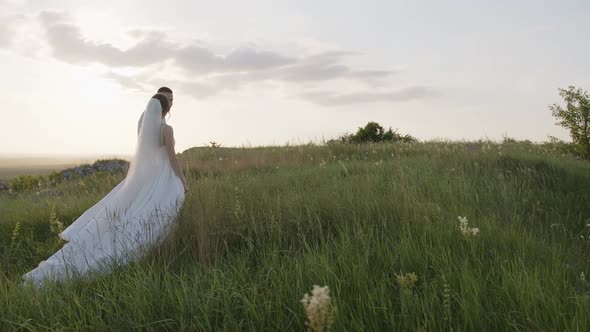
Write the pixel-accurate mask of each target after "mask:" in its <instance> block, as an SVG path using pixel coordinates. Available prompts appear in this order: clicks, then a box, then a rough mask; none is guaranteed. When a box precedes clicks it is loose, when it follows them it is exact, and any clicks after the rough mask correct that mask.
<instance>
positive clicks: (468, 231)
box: [458, 216, 479, 236]
mask: <svg viewBox="0 0 590 332" xmlns="http://www.w3.org/2000/svg"><path fill="white" fill-rule="evenodd" d="M458 218H459V229H460V230H461V233H463V235H464V236H476V235H477V234H479V228H471V227H469V221H468V220H467V217H461V216H459V217H458Z"/></svg>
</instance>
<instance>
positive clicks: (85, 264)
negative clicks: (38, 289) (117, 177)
mask: <svg viewBox="0 0 590 332" xmlns="http://www.w3.org/2000/svg"><path fill="white" fill-rule="evenodd" d="M161 152H162V153H161V154H160V155H158V156H155V158H161V159H162V160H163V159H164V158H165V152H164V151H161ZM158 165H159V166H157V167H156V169H155V171H154V172H152V173H151V175H150V176H149V177H145V176H144V179H148V178H149V180H148V181H142V182H141V183H135V184H132V183H130V182H133V181H132V180H133V179H130V177H129V176H128V177H127V178H126V179H125V180H123V181H122V182H121V183H119V184H118V185H117V186H116V187H115V188H114V189H113V190H112V191H111V192H110V193H109V194H108V195H106V196H105V197H104V198H103V199H102V200H100V201H99V202H98V203H96V204H95V205H94V206H92V207H91V208H90V209H88V210H87V211H86V212H84V213H83V214H82V215H81V216H80V217H79V218H78V219H77V220H76V221H74V222H73V223H72V224H71V225H70V226H69V227H68V228H67V229H65V230H64V231H63V232H62V233H61V234H60V236H61V238H62V239H64V240H66V241H68V243H66V244H65V245H64V246H63V247H62V248H61V249H60V250H59V251H57V252H56V253H55V254H54V255H52V256H51V257H49V258H48V259H47V260H45V261H43V262H41V263H40V264H39V266H38V267H37V268H35V269H34V270H32V271H30V272H28V273H27V274H25V275H24V276H23V278H24V279H25V283H29V282H31V283H34V284H37V285H42V284H43V282H44V281H47V280H53V281H59V280H65V279H68V278H71V277H73V276H82V275H84V274H86V273H87V272H91V271H93V272H103V273H108V272H110V271H111V270H112V268H114V267H116V266H120V265H122V264H126V263H128V262H131V261H137V260H138V259H140V258H141V257H142V256H144V255H145V254H146V253H147V252H148V251H149V250H150V249H151V248H153V247H154V246H156V245H157V244H158V243H159V242H160V241H161V240H162V239H163V238H164V237H165V236H167V235H168V234H169V233H170V231H171V230H172V228H173V225H174V222H175V220H176V216H177V214H178V211H179V209H180V207H181V206H182V203H183V201H184V188H183V186H182V182H181V181H180V179H179V178H178V177H177V176H176V175H175V174H174V171H173V170H172V167H171V166H170V162H169V161H168V160H163V162H160V163H158ZM136 182H137V181H136Z"/></svg>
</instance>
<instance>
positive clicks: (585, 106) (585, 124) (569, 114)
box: [549, 86, 590, 158]
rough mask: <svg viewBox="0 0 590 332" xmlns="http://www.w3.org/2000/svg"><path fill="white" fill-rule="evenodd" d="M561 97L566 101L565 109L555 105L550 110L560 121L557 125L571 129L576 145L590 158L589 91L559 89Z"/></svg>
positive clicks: (572, 88)
mask: <svg viewBox="0 0 590 332" xmlns="http://www.w3.org/2000/svg"><path fill="white" fill-rule="evenodd" d="M559 95H560V96H561V97H562V98H563V99H564V100H565V103H566V106H565V108H563V107H561V106H560V105H557V104H553V105H551V106H549V109H550V110H551V112H552V113H553V116H554V117H556V118H557V119H558V120H559V121H558V122H557V124H559V125H560V126H562V127H564V128H567V129H569V131H570V136H571V138H572V141H573V142H574V144H578V145H579V146H580V148H581V149H582V154H583V156H584V157H586V158H590V96H589V95H588V91H585V90H582V89H579V88H578V89H576V88H575V87H574V86H569V87H568V88H567V89H559Z"/></svg>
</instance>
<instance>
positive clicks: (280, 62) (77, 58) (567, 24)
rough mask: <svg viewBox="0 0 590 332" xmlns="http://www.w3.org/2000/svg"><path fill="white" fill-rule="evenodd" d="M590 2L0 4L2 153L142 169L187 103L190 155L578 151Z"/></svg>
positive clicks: (588, 64) (589, 55)
mask: <svg viewBox="0 0 590 332" xmlns="http://www.w3.org/2000/svg"><path fill="white" fill-rule="evenodd" d="M589 16H590V2H588V1H458V0H453V1H434V0H433V1H393V0H389V1H343V0H340V1H331V0H330V1H308V0H299V1H270V0H268V1H258V0H256V1H237V0H235V1H217V2H212V1H166V2H162V1H136V0H126V1H110V0H105V1H79V0H55V1H28V0H10V1H7V0H0V63H1V64H2V67H1V68H2V75H0V88H1V89H2V91H3V93H2V97H3V100H2V102H1V104H0V105H1V106H0V112H1V114H0V115H1V118H2V121H1V122H0V123H1V128H0V154H45V155H47V154H113V155H114V154H129V153H131V152H132V151H133V147H134V144H135V139H136V137H135V135H136V128H135V127H136V125H137V119H138V118H139V116H140V114H141V112H142V111H143V108H144V107H145V105H146V103H147V101H148V99H149V97H151V95H152V94H153V93H154V92H155V90H156V89H157V88H158V87H159V86H162V85H166V86H169V87H171V88H172V89H173V90H174V92H175V100H174V107H173V109H172V116H171V118H170V119H169V120H168V123H169V124H171V125H172V126H173V127H174V128H175V135H176V142H177V150H178V151H182V150H184V149H187V148H190V147H192V146H200V145H206V144H208V143H209V142H210V141H215V142H219V143H221V144H222V145H223V146H243V145H252V146H257V145H270V144H273V145H282V144H285V143H287V142H290V143H305V142H308V141H309V140H316V141H317V140H321V139H322V138H324V139H329V138H333V137H336V136H338V135H340V134H342V133H344V132H352V131H355V130H356V128H357V127H359V126H362V125H364V124H366V123H367V122H368V121H377V122H379V123H380V124H382V125H384V126H385V127H389V126H391V127H393V128H394V129H395V128H399V131H400V132H402V133H409V134H412V135H414V136H416V137H418V138H420V139H436V138H441V139H453V140H459V139H469V140H474V139H480V138H489V139H494V140H499V139H501V138H502V137H503V136H504V135H508V136H510V137H514V138H517V139H530V140H533V141H544V140H546V139H547V136H548V135H552V136H556V137H559V138H563V139H568V135H567V132H566V131H565V130H564V129H562V128H560V127H558V126H556V125H555V120H554V119H553V118H552V116H551V113H550V111H549V110H548V105H549V104H552V103H555V102H559V101H560V100H559V96H558V94H557V88H559V87H567V86H568V85H576V86H579V87H582V88H585V89H590V60H589V59H590V43H588V42H587V31H590V21H589V20H588V17H589Z"/></svg>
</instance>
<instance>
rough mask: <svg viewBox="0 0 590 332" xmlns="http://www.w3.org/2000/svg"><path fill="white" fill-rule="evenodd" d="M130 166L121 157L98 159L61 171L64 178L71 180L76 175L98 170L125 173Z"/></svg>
mask: <svg viewBox="0 0 590 332" xmlns="http://www.w3.org/2000/svg"><path fill="white" fill-rule="evenodd" d="M128 168H129V162H127V161H125V160H121V159H112V160H98V161H97V162H95V163H94V164H92V165H81V166H78V167H75V168H69V169H66V170H64V171H61V172H59V175H60V178H61V179H62V180H69V179H71V178H72V176H74V175H78V176H81V177H84V176H88V175H90V174H94V173H97V172H109V173H112V174H115V173H124V172H127V169H128Z"/></svg>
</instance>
